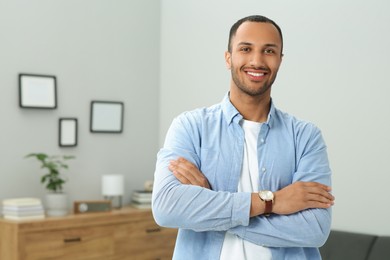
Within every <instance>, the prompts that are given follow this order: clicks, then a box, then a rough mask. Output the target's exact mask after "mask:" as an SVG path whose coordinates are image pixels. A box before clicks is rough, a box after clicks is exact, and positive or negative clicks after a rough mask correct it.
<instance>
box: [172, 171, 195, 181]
mask: <svg viewBox="0 0 390 260" xmlns="http://www.w3.org/2000/svg"><path fill="white" fill-rule="evenodd" d="M172 173H173V175H174V176H175V177H176V179H178V180H179V181H180V182H181V183H182V184H191V182H190V181H189V180H188V179H187V178H186V177H185V176H183V175H182V174H180V173H178V172H177V171H173V172H172Z"/></svg>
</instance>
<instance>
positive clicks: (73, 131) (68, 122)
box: [58, 118, 77, 147]
mask: <svg viewBox="0 0 390 260" xmlns="http://www.w3.org/2000/svg"><path fill="white" fill-rule="evenodd" d="M58 125H59V133H58V145H59V146H60V147H72V146H77V118H60V119H59V124H58Z"/></svg>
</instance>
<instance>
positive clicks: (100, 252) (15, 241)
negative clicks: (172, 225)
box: [0, 207, 177, 260]
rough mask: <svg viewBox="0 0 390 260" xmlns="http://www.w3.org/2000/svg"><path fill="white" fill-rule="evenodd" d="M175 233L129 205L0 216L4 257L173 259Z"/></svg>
mask: <svg viewBox="0 0 390 260" xmlns="http://www.w3.org/2000/svg"><path fill="white" fill-rule="evenodd" d="M176 235H177V230H175V229H167V228H162V227H159V226H158V225H157V224H156V223H155V222H154V220H153V217H152V213H151V211H150V210H144V209H135V208H130V207H129V208H123V209H120V210H113V211H111V212H104V213H103V212H102V213H85V214H74V215H73V214H72V215H68V216H64V217H47V218H45V219H42V220H29V221H27V220H26V221H12V220H5V219H3V218H0V259H1V260H33V259H35V260H38V259H39V260H41V259H56V260H61V259H72V260H76V259H80V260H81V259H82V260H90V259H91V260H92V259H94V260H97V259H103V260H125V259H131V260H137V259H140V260H143V259H172V254H173V248H174V244H175V240H176Z"/></svg>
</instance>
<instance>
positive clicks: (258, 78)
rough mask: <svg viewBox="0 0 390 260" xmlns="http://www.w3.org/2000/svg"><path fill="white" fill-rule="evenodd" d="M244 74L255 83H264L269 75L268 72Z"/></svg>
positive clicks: (248, 71) (252, 71)
mask: <svg viewBox="0 0 390 260" xmlns="http://www.w3.org/2000/svg"><path fill="white" fill-rule="evenodd" d="M244 72H245V73H246V74H247V75H248V76H249V78H250V79H251V80H253V81H262V80H263V79H264V78H265V77H266V76H267V74H268V72H267V71H264V70H262V71H258V70H256V71H254V70H244Z"/></svg>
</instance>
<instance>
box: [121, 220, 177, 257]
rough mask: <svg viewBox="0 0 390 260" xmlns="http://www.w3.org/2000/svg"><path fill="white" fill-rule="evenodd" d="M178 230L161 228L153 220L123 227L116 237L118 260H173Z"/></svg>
mask: <svg viewBox="0 0 390 260" xmlns="http://www.w3.org/2000/svg"><path fill="white" fill-rule="evenodd" d="M176 235H177V230H176V229H168V228H162V227H159V226H158V225H157V224H156V223H155V222H154V221H153V219H152V218H150V219H146V220H143V221H137V222H134V223H131V224H125V225H122V227H121V229H118V230H117V233H116V235H115V237H116V243H115V251H116V252H117V255H118V256H119V257H118V259H131V260H133V259H134V260H137V259H140V260H144V259H172V255H173V248H174V245H175V241H176Z"/></svg>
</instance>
